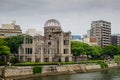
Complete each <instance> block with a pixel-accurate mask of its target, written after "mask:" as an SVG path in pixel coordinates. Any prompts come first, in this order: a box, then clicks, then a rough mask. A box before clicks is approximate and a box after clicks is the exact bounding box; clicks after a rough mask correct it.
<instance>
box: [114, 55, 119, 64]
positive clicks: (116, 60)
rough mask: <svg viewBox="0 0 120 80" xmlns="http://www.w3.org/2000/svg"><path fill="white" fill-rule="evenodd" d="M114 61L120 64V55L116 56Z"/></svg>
mask: <svg viewBox="0 0 120 80" xmlns="http://www.w3.org/2000/svg"><path fill="white" fill-rule="evenodd" d="M114 60H115V62H116V63H117V64H120V55H116V56H114Z"/></svg>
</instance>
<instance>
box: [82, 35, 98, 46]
mask: <svg viewBox="0 0 120 80" xmlns="http://www.w3.org/2000/svg"><path fill="white" fill-rule="evenodd" d="M83 42H84V43H87V44H89V45H90V46H98V44H97V39H96V38H95V37H84V38H83Z"/></svg>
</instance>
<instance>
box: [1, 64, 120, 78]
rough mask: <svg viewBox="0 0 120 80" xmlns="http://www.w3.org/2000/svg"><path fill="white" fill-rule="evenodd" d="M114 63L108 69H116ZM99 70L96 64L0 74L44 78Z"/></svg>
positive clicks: (21, 69) (12, 69)
mask: <svg viewBox="0 0 120 80" xmlns="http://www.w3.org/2000/svg"><path fill="white" fill-rule="evenodd" d="M117 66H118V65H117V64H116V63H112V64H108V68H112V67H117ZM98 70H101V67H100V65H98V64H90V65H86V64H74V65H59V66H58V65H49V66H43V67H42V72H41V73H39V74H33V68H32V67H31V66H27V67H13V66H11V67H6V68H5V69H4V73H3V72H1V74H2V75H3V76H4V77H11V76H14V77H15V76H24V77H31V76H32V77H34V76H36V75H37V76H46V75H60V74H73V73H78V72H92V71H98Z"/></svg>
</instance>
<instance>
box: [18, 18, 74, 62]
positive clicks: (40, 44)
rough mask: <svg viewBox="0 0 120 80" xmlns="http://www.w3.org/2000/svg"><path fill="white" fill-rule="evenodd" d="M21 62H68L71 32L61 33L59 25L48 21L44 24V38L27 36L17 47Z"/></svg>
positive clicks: (56, 22)
mask: <svg viewBox="0 0 120 80" xmlns="http://www.w3.org/2000/svg"><path fill="white" fill-rule="evenodd" d="M19 60H20V61H21V62H69V61H72V54H71V32H63V30H62V28H61V26H60V23H59V22H58V21H57V20H55V19H50V20H48V21H47V22H46V23H45V26H44V36H41V35H38V36H29V37H25V38H24V43H23V44H22V45H21V46H20V47H19Z"/></svg>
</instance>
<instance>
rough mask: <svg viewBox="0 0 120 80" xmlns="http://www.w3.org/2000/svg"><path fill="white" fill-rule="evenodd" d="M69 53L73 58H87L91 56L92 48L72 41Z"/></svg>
mask: <svg viewBox="0 0 120 80" xmlns="http://www.w3.org/2000/svg"><path fill="white" fill-rule="evenodd" d="M71 52H72V54H73V55H74V56H79V55H81V54H82V55H87V56H88V55H91V54H92V52H93V48H92V46H90V45H89V44H86V43H83V42H79V41H72V43H71Z"/></svg>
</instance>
